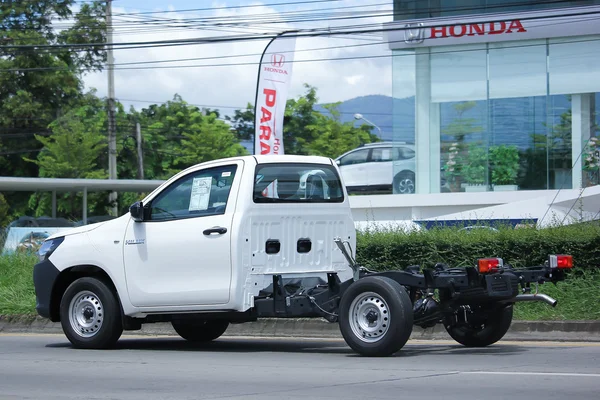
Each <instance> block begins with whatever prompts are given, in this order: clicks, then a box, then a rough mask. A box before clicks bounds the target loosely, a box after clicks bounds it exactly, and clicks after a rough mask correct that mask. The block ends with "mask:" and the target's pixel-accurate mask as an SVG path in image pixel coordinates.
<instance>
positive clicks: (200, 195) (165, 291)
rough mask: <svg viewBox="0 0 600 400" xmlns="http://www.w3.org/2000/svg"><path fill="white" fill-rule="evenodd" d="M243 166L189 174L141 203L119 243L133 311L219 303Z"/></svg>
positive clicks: (225, 286)
mask: <svg viewBox="0 0 600 400" xmlns="http://www.w3.org/2000/svg"><path fill="white" fill-rule="evenodd" d="M242 168H243V162H242V161H237V162H230V163H228V164H223V165H219V166H215V167H210V168H205V169H198V170H194V171H191V172H189V173H188V174H186V175H184V176H182V177H181V178H179V179H177V180H176V181H174V182H172V183H171V184H170V185H169V186H167V187H165V188H164V189H163V190H162V191H161V192H160V193H158V194H157V195H156V196H154V197H153V198H151V199H150V200H149V203H148V204H144V208H145V213H144V220H143V221H140V222H136V221H134V220H133V219H132V220H131V221H130V222H129V225H128V227H127V230H126V234H125V238H124V239H125V240H124V245H123V257H124V264H125V274H126V279H127V288H128V292H129V299H130V301H131V303H132V304H133V305H135V306H137V307H155V306H187V305H210V304H225V303H227V302H228V301H229V296H230V285H231V273H232V272H231V268H232V265H231V250H230V243H231V234H232V232H231V228H232V221H233V214H234V210H235V206H236V197H237V196H236V195H237V191H238V188H239V185H240V175H241V173H242Z"/></svg>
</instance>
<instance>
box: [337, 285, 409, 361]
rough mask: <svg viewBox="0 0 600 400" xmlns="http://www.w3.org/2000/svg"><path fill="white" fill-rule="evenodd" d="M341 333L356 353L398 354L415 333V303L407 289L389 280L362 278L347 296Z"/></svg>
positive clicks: (343, 307)
mask: <svg viewBox="0 0 600 400" xmlns="http://www.w3.org/2000/svg"><path fill="white" fill-rule="evenodd" d="M339 324H340V331H341V333H342V336H343V337H344V340H345V341H346V343H347V344H348V345H349V346H350V347H351V348H352V349H353V350H354V351H356V352H357V353H359V354H361V355H363V356H370V357H385V356H389V355H392V354H394V353H396V352H397V351H398V350H400V349H401V348H402V347H403V346H404V345H405V344H406V342H407V341H408V338H409V337H410V334H411V332H412V326H413V314H412V304H411V301H410V298H409V297H408V294H407V293H406V290H404V288H403V287H402V286H400V284H399V283H398V282H396V281H394V280H392V279H390V278H386V277H381V276H373V277H366V278H362V279H359V280H358V281H356V282H354V283H353V284H352V285H351V286H350V287H349V288H348V289H347V290H346V292H345V293H344V295H343V296H342V299H341V302H340V308H339Z"/></svg>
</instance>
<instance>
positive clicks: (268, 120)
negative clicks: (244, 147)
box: [254, 32, 296, 198]
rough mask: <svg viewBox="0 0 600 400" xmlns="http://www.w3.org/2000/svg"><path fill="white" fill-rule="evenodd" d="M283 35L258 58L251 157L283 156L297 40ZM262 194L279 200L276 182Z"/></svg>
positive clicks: (271, 43)
mask: <svg viewBox="0 0 600 400" xmlns="http://www.w3.org/2000/svg"><path fill="white" fill-rule="evenodd" d="M284 34H285V32H284V33H281V34H279V35H277V37H275V38H273V39H272V40H271V41H270V42H269V44H268V45H267V47H266V48H265V51H264V52H263V54H262V57H261V59H260V65H259V70H258V82H257V88H256V102H255V105H254V154H284V149H283V117H284V113H285V104H286V102H287V95H288V90H289V87H290V82H291V80H292V66H293V62H294V51H295V48H296V38H295V37H291V38H285V37H282V36H283V35H284ZM262 194H263V196H265V197H270V198H277V197H279V196H278V194H277V181H274V182H272V183H271V184H269V185H268V186H267V187H266V188H265V189H264V190H263V193H262Z"/></svg>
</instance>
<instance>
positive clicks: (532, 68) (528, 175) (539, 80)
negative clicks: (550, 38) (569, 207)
mask: <svg viewBox="0 0 600 400" xmlns="http://www.w3.org/2000/svg"><path fill="white" fill-rule="evenodd" d="M546 51H547V47H546V40H536V41H518V42H510V43H499V44H495V43H490V44H489V45H488V55H489V56H488V68H489V99H490V100H489V110H488V111H489V116H490V130H489V135H490V136H489V148H488V157H489V162H490V164H489V166H490V168H489V169H490V171H489V178H490V184H491V188H492V189H493V190H494V191H503V190H517V189H522V190H523V189H528V190H532V189H547V188H548V156H547V153H548V136H547V128H546V125H547V123H546V122H547V120H546V118H547V112H546V109H547V98H546V94H547V90H548V89H547V75H546Z"/></svg>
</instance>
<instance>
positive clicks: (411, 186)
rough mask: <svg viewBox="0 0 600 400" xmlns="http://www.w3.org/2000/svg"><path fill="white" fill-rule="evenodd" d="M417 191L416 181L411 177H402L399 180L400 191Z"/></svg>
mask: <svg viewBox="0 0 600 400" xmlns="http://www.w3.org/2000/svg"><path fill="white" fill-rule="evenodd" d="M414 191H415V183H414V182H413V180H412V179H410V178H404V179H400V180H399V181H398V192H400V193H413V192H414Z"/></svg>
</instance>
